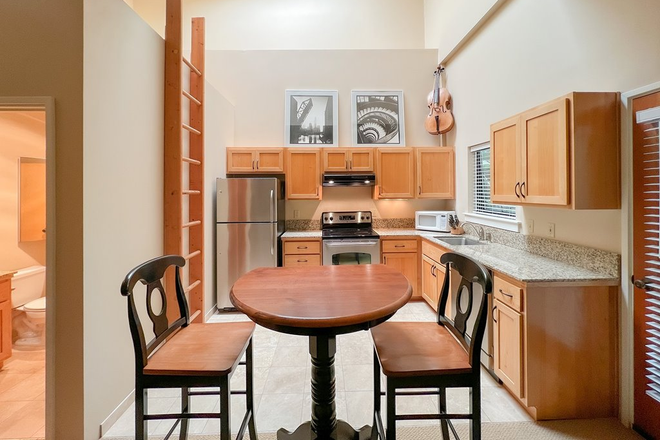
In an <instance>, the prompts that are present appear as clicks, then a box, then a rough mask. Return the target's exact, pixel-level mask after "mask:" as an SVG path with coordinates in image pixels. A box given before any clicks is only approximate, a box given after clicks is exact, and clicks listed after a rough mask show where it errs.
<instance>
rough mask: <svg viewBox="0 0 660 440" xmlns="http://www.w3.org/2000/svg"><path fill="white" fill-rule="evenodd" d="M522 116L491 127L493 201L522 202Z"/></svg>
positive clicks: (491, 194) (491, 186) (491, 192)
mask: <svg viewBox="0 0 660 440" xmlns="http://www.w3.org/2000/svg"><path fill="white" fill-rule="evenodd" d="M520 166H521V153H520V116H515V117H513V118H509V119H506V120H504V121H502V122H498V123H497V124H493V125H491V127H490V198H491V201H492V202H493V203H507V204H511V203H518V202H520V197H519V194H520V192H519V191H520V180H521V179H520V172H521V169H520Z"/></svg>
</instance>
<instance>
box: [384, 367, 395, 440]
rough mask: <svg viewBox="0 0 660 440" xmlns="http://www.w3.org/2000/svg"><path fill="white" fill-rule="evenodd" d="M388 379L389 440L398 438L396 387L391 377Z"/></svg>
mask: <svg viewBox="0 0 660 440" xmlns="http://www.w3.org/2000/svg"><path fill="white" fill-rule="evenodd" d="M386 381H387V433H386V435H385V436H386V437H387V440H396V387H395V386H394V381H392V379H390V378H389V377H388V378H387V379H386Z"/></svg>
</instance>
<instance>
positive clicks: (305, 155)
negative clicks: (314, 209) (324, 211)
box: [286, 148, 321, 200]
mask: <svg viewBox="0 0 660 440" xmlns="http://www.w3.org/2000/svg"><path fill="white" fill-rule="evenodd" d="M286 157H287V164H286V171H287V179H286V196H287V199H299V200H320V198H321V194H320V190H319V188H320V186H321V151H320V150H319V149H318V148H290V149H287V154H286Z"/></svg>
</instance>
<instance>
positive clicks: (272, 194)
mask: <svg viewBox="0 0 660 440" xmlns="http://www.w3.org/2000/svg"><path fill="white" fill-rule="evenodd" d="M274 214H275V190H272V189H271V190H270V221H272V222H274V221H277V219H276V218H273V217H274Z"/></svg>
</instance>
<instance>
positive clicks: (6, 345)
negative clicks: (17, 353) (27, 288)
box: [0, 301, 11, 364]
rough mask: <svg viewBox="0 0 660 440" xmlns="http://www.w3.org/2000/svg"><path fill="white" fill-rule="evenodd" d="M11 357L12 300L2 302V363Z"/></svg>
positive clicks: (0, 356)
mask: <svg viewBox="0 0 660 440" xmlns="http://www.w3.org/2000/svg"><path fill="white" fill-rule="evenodd" d="M10 357H11V301H3V302H0V364H2V362H3V361H5V360H7V359H9V358H10Z"/></svg>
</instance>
